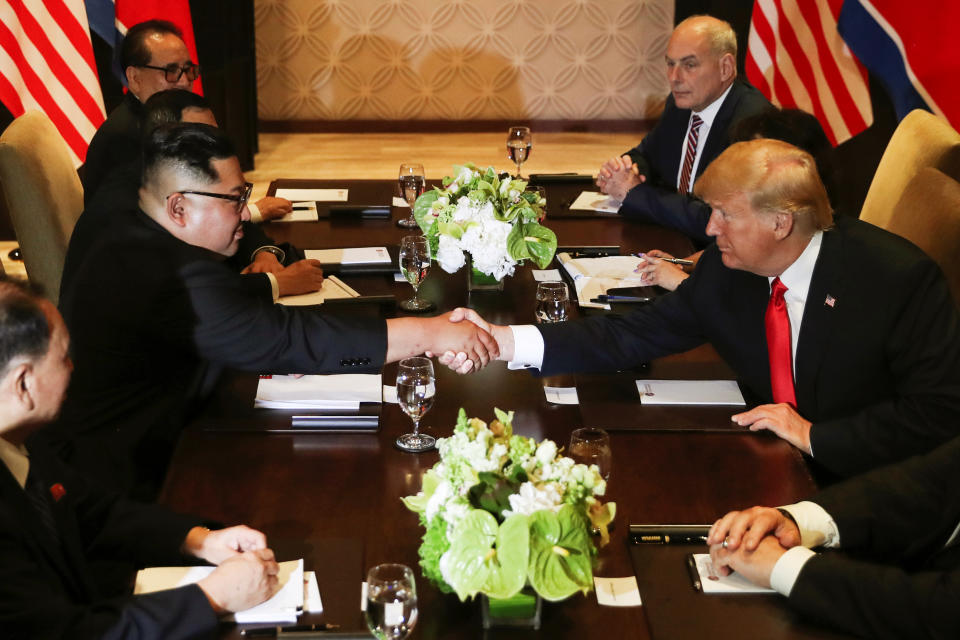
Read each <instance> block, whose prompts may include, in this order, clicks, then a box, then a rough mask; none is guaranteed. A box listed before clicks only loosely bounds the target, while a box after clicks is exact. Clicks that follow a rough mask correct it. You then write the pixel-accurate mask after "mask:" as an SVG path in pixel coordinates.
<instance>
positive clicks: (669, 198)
mask: <svg viewBox="0 0 960 640" xmlns="http://www.w3.org/2000/svg"><path fill="white" fill-rule="evenodd" d="M666 67H667V80H668V81H669V84H670V95H669V96H667V103H666V105H665V106H664V109H663V114H662V115H661V116H660V120H659V121H658V122H657V124H656V126H654V128H653V129H652V130H651V131H650V133H648V134H647V135H646V136H645V137H644V138H643V140H642V141H641V142H640V144H639V145H637V146H636V147H634V148H633V149H631V150H630V151H628V152H627V153H626V154H624V155H623V156H621V157H618V158H611V159H610V160H608V161H607V162H605V163H604V165H603V166H602V167H600V171H599V173H598V175H597V186H598V187H600V190H601V191H602V192H603V193H606V194H609V195H610V196H612V197H613V198H616V199H617V200H619V201H621V202H622V203H623V204H622V205H621V207H620V214H621V215H623V216H624V217H625V218H630V219H633V220H639V221H642V222H652V223H654V224H659V225H662V226H665V227H668V228H671V229H676V230H678V231H681V232H683V233H685V234H686V235H688V236H690V238H692V239H693V240H694V242H695V243H696V244H697V245H698V246H705V245H707V244H709V243H710V238H709V237H708V234H707V233H706V231H705V227H706V225H707V220H708V219H709V217H710V212H709V210H704V208H703V207H702V206H701V205H702V203H700V202H699V201H698V200H696V199H695V198H693V197H691V195H690V192H692V191H693V184H694V181H695V180H696V178H697V176H699V175H701V174H702V173H703V171H704V169H705V168H706V167H707V166H708V165H709V164H710V163H711V162H712V161H713V159H714V158H716V157H717V156H718V155H719V154H720V152H722V151H723V150H724V149H726V148H727V146H728V145H729V144H730V137H729V129H730V127H731V126H733V125H735V124H736V123H737V122H739V121H740V120H742V119H743V118H746V117H748V116H751V115H754V114H757V113H760V112H762V111H763V110H765V109H769V108H770V106H771V105H770V102H768V101H767V99H766V98H765V97H763V94H761V93H760V92H759V91H757V90H756V89H754V88H753V87H751V86H750V85H749V84H747V83H745V82H742V81H738V80H737V36H736V34H735V33H734V31H733V28H732V27H731V26H730V24H729V23H727V22H725V21H723V20H718V19H717V18H714V17H711V16H691V17H689V18H687V19H686V20H684V21H683V22H681V23H680V24H678V25H677V27H676V28H675V29H674V30H673V34H672V35H671V36H670V41H669V42H668V43H667V53H666Z"/></svg>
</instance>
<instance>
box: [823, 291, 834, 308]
mask: <svg viewBox="0 0 960 640" xmlns="http://www.w3.org/2000/svg"><path fill="white" fill-rule="evenodd" d="M823 304H825V305H827V306H828V307H830V308H831V309H832V308H833V306H834V305H836V304H837V299H836V298H834V297H833V296H832V295H830V294H829V293H828V294H827V298H826V300H824V301H823Z"/></svg>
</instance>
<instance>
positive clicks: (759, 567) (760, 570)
mask: <svg viewBox="0 0 960 640" xmlns="http://www.w3.org/2000/svg"><path fill="white" fill-rule="evenodd" d="M707 544H708V545H709V546H710V559H711V560H712V561H713V566H714V568H715V569H716V570H717V572H718V573H719V574H720V575H723V576H726V575H729V574H730V572H731V571H736V572H737V573H739V574H741V575H742V576H743V577H745V578H747V579H748V580H749V581H750V582H752V583H754V584H757V585H760V586H762V587H769V586H770V573H771V572H772V571H773V566H774V565H775V564H776V563H777V560H779V559H780V556H782V555H783V554H784V553H785V552H786V550H787V549H789V548H791V547H795V546H797V545H799V544H800V530H799V529H798V528H797V524H796V523H795V522H794V521H793V520H792V519H791V518H788V517H787V516H786V515H784V514H783V512H781V511H780V510H779V509H771V508H769V507H753V508H751V509H747V510H745V511H731V512H730V513H728V514H727V515H725V516H723V517H722V518H720V519H719V520H717V521H716V522H714V523H713V526H712V527H711V528H710V533H709V535H708V536H707Z"/></svg>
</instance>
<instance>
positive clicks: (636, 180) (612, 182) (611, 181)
mask: <svg viewBox="0 0 960 640" xmlns="http://www.w3.org/2000/svg"><path fill="white" fill-rule="evenodd" d="M646 179H647V177H646V176H642V175H640V170H639V168H638V167H637V165H636V164H634V162H633V160H632V159H631V158H630V156H620V157H619V158H610V159H609V160H607V161H606V162H604V163H603V165H602V166H601V167H600V171H598V172H597V180H596V185H597V186H598V187H600V191H601V192H603V193H606V194H608V195H610V196H613V197H614V198H617V200H621V201H622V200H623V197H626V193H627V191H629V190H630V189H632V188H633V187H635V186H636V185H638V184H641V183H643V182H645V181H646ZM627 182H629V183H630V187H629V188H627V189H625V190H623V197H618V196H617V195H616V194H615V193H614V192H613V191H612V189H617V191H618V192H619V191H620V190H621V189H622V188H623V186H624V185H625V184H626V183H627Z"/></svg>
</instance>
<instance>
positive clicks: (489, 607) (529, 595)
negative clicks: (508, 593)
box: [480, 587, 543, 629]
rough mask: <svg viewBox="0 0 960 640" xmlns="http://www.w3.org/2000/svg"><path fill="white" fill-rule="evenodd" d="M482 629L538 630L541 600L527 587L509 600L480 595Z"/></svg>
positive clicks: (541, 606)
mask: <svg viewBox="0 0 960 640" xmlns="http://www.w3.org/2000/svg"><path fill="white" fill-rule="evenodd" d="M480 607H481V613H482V614H483V616H482V617H483V628H484V629H494V628H498V627H499V628H515V629H516V628H522V629H539V628H540V612H541V609H542V608H543V600H542V599H541V598H540V596H539V595H537V593H536V591H534V590H533V589H531V588H530V587H527V588H525V589H523V590H522V591H520V593H518V594H516V595H515V596H513V597H510V598H491V597H489V596H487V595H484V594H480Z"/></svg>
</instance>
